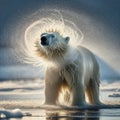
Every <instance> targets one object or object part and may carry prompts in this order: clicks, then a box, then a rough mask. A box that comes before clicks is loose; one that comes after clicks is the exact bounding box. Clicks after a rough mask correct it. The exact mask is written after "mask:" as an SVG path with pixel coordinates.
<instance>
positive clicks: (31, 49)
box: [24, 10, 84, 66]
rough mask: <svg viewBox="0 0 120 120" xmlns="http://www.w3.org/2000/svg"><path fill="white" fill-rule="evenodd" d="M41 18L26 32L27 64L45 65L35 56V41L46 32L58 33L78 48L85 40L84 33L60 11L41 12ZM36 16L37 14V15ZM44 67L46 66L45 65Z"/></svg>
mask: <svg viewBox="0 0 120 120" xmlns="http://www.w3.org/2000/svg"><path fill="white" fill-rule="evenodd" d="M38 12H39V15H41V16H40V18H39V19H38V20H36V21H33V22H32V23H31V24H30V25H29V26H28V27H27V28H26V30H25V34H24V40H25V47H26V50H25V54H26V60H25V61H26V62H27V63H32V64H35V65H37V66H38V65H40V66H41V65H43V61H42V59H40V57H38V56H36V55H35V49H36V48H35V44H34V42H35V40H39V39H40V35H41V34H42V33H43V32H46V31H58V32H59V33H60V34H61V35H62V36H63V37H66V36H69V37H70V45H72V46H74V47H76V46H77V45H80V43H81V41H82V40H83V37H84V35H83V33H82V32H81V30H80V29H79V28H78V27H77V25H76V24H75V23H74V22H72V21H70V20H68V19H66V18H64V17H63V15H62V13H61V12H60V11H58V10H40V11H37V13H38ZM35 14H36V13H35ZM43 66H44V65H43Z"/></svg>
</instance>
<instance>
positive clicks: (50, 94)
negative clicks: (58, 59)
mask: <svg viewBox="0 0 120 120" xmlns="http://www.w3.org/2000/svg"><path fill="white" fill-rule="evenodd" d="M60 86H61V80H60V76H59V71H58V70H57V69H55V68H48V69H47V71H46V78H45V104H49V105H55V104H56V102H57V99H58V95H59V90H60Z"/></svg>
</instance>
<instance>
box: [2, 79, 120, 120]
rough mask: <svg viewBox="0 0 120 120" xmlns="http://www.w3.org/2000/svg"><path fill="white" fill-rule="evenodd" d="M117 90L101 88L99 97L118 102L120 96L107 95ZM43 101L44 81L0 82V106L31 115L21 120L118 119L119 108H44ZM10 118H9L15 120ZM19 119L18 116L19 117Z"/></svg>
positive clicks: (119, 114) (106, 100) (110, 101)
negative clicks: (16, 109) (42, 107)
mask: <svg viewBox="0 0 120 120" xmlns="http://www.w3.org/2000/svg"><path fill="white" fill-rule="evenodd" d="M112 93H120V92H119V91H117V92H116V91H114V89H112V90H110V89H109V90H104V89H103V90H101V92H100V99H101V100H102V101H103V102H104V103H107V104H108V103H110V104H119V105H120V97H108V95H109V94H112ZM43 101H44V81H43V80H39V79H36V80H30V81H24V80H19V81H7V82H1V83H0V108H5V109H9V110H13V109H15V108H19V109H21V110H22V112H23V113H26V112H29V113H31V114H32V116H25V117H23V118H21V119H23V120H91V119H92V120H119V119H120V108H112V109H99V110H97V109H95V110H94V109H92V110H85V109H81V110H72V109H71V110H70V109H69V110H65V109H64V110H62V109H59V110H52V109H51V110H50V109H49V110H47V109H46V110H45V109H41V108H40V106H41V105H42V103H43ZM16 119H17V118H11V119H10V120H16ZM19 119H20V118H19Z"/></svg>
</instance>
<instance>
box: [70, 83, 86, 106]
mask: <svg viewBox="0 0 120 120" xmlns="http://www.w3.org/2000/svg"><path fill="white" fill-rule="evenodd" d="M71 87H72V88H71V89H72V90H71V91H72V103H71V105H72V106H85V105H86V101H85V90H84V86H83V85H82V83H77V84H74V85H73V86H71Z"/></svg>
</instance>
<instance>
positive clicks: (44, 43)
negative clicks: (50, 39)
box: [41, 36, 47, 45]
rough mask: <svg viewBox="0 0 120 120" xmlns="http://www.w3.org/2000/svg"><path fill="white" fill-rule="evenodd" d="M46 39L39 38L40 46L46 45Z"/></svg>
mask: <svg viewBox="0 0 120 120" xmlns="http://www.w3.org/2000/svg"><path fill="white" fill-rule="evenodd" d="M46 41H47V38H46V37H45V36H43V37H41V44H42V45H46Z"/></svg>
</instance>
